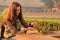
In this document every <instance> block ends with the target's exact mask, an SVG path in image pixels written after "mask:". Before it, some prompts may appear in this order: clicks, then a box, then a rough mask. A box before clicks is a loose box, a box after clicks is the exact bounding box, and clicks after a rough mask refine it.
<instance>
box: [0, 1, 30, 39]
mask: <svg viewBox="0 0 60 40" xmlns="http://www.w3.org/2000/svg"><path fill="white" fill-rule="evenodd" d="M21 25H23V26H24V27H25V28H28V27H29V25H28V24H27V23H26V22H25V21H24V19H23V16H22V7H21V5H20V4H19V3H17V2H12V3H11V4H10V5H9V7H8V9H7V12H6V16H5V18H4V21H3V24H2V28H1V37H4V38H10V37H12V36H15V35H16V33H17V31H19V30H20V27H21Z"/></svg>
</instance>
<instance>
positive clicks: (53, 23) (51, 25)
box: [25, 18, 60, 32]
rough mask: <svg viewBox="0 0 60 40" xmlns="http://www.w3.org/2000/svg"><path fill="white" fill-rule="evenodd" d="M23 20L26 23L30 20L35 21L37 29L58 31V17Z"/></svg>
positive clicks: (59, 29)
mask: <svg viewBox="0 0 60 40" xmlns="http://www.w3.org/2000/svg"><path fill="white" fill-rule="evenodd" d="M25 20H26V21H27V22H28V23H29V22H31V21H36V22H37V23H38V25H37V28H38V29H39V31H43V32H49V31H60V21H59V20H60V19H43V18H41V19H40V18H25Z"/></svg>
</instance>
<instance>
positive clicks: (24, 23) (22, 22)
mask: <svg viewBox="0 0 60 40" xmlns="http://www.w3.org/2000/svg"><path fill="white" fill-rule="evenodd" d="M21 24H22V25H23V26H24V27H25V28H27V27H29V25H28V24H27V23H26V21H25V20H24V19H22V21H21Z"/></svg>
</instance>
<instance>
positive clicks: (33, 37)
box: [16, 34, 60, 40]
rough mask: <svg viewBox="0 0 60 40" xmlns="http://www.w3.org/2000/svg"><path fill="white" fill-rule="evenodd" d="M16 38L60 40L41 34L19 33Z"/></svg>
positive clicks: (17, 39)
mask: <svg viewBox="0 0 60 40" xmlns="http://www.w3.org/2000/svg"><path fill="white" fill-rule="evenodd" d="M16 40H60V39H58V38H54V37H51V36H43V35H39V34H17V35H16Z"/></svg>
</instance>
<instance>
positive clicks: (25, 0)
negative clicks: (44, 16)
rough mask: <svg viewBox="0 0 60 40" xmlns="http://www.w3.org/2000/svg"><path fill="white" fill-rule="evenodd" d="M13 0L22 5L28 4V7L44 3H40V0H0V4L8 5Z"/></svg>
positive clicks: (39, 5)
mask: <svg viewBox="0 0 60 40" xmlns="http://www.w3.org/2000/svg"><path fill="white" fill-rule="evenodd" d="M13 1H17V2H19V3H20V4H21V5H22V6H28V7H41V6H44V3H42V2H41V1H40V0H6V1H5V2H4V1H3V0H0V5H9V4H10V3H11V2H13Z"/></svg>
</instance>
